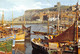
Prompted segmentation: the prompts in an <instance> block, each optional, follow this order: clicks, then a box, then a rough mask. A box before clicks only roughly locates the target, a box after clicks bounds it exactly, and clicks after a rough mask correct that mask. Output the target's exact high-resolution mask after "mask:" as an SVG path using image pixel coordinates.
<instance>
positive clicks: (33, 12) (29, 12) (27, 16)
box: [15, 5, 70, 21]
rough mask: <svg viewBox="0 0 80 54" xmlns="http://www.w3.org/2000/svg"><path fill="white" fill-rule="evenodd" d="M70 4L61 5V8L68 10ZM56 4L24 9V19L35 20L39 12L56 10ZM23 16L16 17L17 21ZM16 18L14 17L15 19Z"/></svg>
mask: <svg viewBox="0 0 80 54" xmlns="http://www.w3.org/2000/svg"><path fill="white" fill-rule="evenodd" d="M69 7H70V6H61V8H60V9H61V10H63V11H65V10H68V9H69ZM57 9H58V8H57V6H56V5H55V6H54V7H50V8H44V9H33V10H26V11H25V14H24V15H25V20H26V21H27V20H36V19H39V16H38V15H39V13H40V12H47V11H57ZM23 19H24V17H23V16H22V17H19V18H17V21H18V20H19V21H21V20H23ZM15 20H16V19H15Z"/></svg>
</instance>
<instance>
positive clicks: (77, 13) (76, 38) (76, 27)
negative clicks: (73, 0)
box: [76, 2, 79, 43]
mask: <svg viewBox="0 0 80 54" xmlns="http://www.w3.org/2000/svg"><path fill="white" fill-rule="evenodd" d="M78 10H79V9H78V2H77V7H76V42H77V43H78Z"/></svg>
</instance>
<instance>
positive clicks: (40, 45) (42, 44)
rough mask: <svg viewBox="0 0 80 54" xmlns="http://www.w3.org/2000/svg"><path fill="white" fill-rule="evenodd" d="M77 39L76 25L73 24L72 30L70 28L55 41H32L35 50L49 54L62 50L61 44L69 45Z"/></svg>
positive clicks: (54, 39) (55, 38)
mask: <svg viewBox="0 0 80 54" xmlns="http://www.w3.org/2000/svg"><path fill="white" fill-rule="evenodd" d="M74 37H75V25H74V24H73V25H72V26H71V27H70V28H68V29H67V30H66V31H64V32H63V33H61V34H59V35H58V36H56V37H54V38H53V39H48V40H46V39H45V40H42V39H32V40H31V43H32V47H33V48H34V49H38V50H40V51H43V52H46V53H48V51H50V50H51V51H52V50H53V51H54V50H56V51H58V50H59V49H60V48H59V46H60V44H61V43H62V42H63V44H65V43H66V44H69V43H71V42H70V41H72V42H73V41H74Z"/></svg>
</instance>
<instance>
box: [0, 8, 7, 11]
mask: <svg viewBox="0 0 80 54" xmlns="http://www.w3.org/2000/svg"><path fill="white" fill-rule="evenodd" d="M0 11H8V9H5V8H0Z"/></svg>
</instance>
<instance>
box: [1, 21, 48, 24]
mask: <svg viewBox="0 0 80 54" xmlns="http://www.w3.org/2000/svg"><path fill="white" fill-rule="evenodd" d="M1 23H2V22H1V21H0V24H1ZM37 23H47V21H25V22H24V21H13V24H37ZM4 24H12V21H4Z"/></svg>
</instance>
